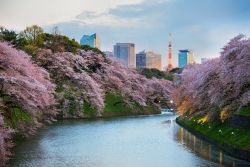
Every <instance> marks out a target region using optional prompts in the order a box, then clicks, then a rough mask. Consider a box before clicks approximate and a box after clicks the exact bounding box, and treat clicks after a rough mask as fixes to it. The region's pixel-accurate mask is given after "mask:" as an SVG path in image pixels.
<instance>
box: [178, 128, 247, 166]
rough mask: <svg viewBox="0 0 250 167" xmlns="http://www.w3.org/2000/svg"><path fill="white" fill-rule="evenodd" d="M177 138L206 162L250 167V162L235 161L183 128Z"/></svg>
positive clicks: (179, 130)
mask: <svg viewBox="0 0 250 167" xmlns="http://www.w3.org/2000/svg"><path fill="white" fill-rule="evenodd" d="M175 136H176V139H177V140H178V142H179V143H180V144H182V145H183V146H184V147H185V148H186V149H188V150H189V151H191V152H192V153H193V154H196V155H198V156H200V157H202V158H204V159H206V160H209V161H213V162H216V163H219V164H220V165H221V166H226V167H247V166H248V167H249V166H250V164H249V163H248V162H245V161H241V160H239V159H235V158H233V157H231V156H229V155H227V154H225V153H224V152H223V151H222V150H220V149H218V148H216V147H215V146H213V145H211V144H209V143H207V142H205V141H203V140H201V139H199V138H197V137H196V136H194V135H192V134H191V133H190V132H188V131H187V130H185V129H183V128H179V129H178V131H177V133H176V135H175Z"/></svg>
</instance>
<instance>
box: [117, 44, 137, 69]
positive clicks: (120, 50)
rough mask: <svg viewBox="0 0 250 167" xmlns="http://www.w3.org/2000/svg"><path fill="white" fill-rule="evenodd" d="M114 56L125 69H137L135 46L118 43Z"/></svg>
mask: <svg viewBox="0 0 250 167" xmlns="http://www.w3.org/2000/svg"><path fill="white" fill-rule="evenodd" d="M114 56H115V58H116V59H117V60H119V61H121V62H122V63H123V65H124V66H125V67H128V68H135V44H133V43H117V44H116V45H114Z"/></svg>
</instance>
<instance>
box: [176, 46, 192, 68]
mask: <svg viewBox="0 0 250 167" xmlns="http://www.w3.org/2000/svg"><path fill="white" fill-rule="evenodd" d="M193 63H194V53H193V51H192V50H189V49H185V50H179V53H178V64H179V67H180V68H183V67H185V66H186V65H188V64H193Z"/></svg>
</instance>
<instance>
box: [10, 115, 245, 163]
mask: <svg viewBox="0 0 250 167" xmlns="http://www.w3.org/2000/svg"><path fill="white" fill-rule="evenodd" d="M175 118H176V116H175V115H172V114H170V113H165V114H161V115H153V116H136V117H120V118H108V119H98V120H65V121H59V122H57V123H55V124H53V125H50V126H47V127H45V128H43V129H41V130H40V131H39V132H38V133H37V135H35V136H33V137H32V138H30V139H27V140H25V141H21V142H19V143H18V144H17V146H16V147H15V149H14V153H15V156H14V158H13V159H12V160H11V162H10V166H13V167H69V166H70V167H217V166H218V167H224V166H225V167H247V166H250V163H249V162H245V161H241V160H238V159H235V158H233V157H230V156H228V155H226V154H225V153H224V152H222V151H221V150H220V149H218V148H216V147H214V146H212V145H210V144H209V143H207V142H205V141H202V140H200V139H198V138H197V137H195V136H193V135H192V134H190V133H189V132H188V131H186V130H185V129H183V128H182V127H180V126H179V125H177V124H176V123H175Z"/></svg>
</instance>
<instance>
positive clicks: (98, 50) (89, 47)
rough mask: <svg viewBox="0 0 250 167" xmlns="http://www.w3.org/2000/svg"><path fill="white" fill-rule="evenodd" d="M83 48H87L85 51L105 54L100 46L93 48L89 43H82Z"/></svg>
mask: <svg viewBox="0 0 250 167" xmlns="http://www.w3.org/2000/svg"><path fill="white" fill-rule="evenodd" d="M81 49H82V50H85V51H93V52H94V53H96V54H101V55H103V56H105V54H104V53H103V52H102V51H101V50H100V49H98V48H92V47H91V46H89V45H82V46H81Z"/></svg>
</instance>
